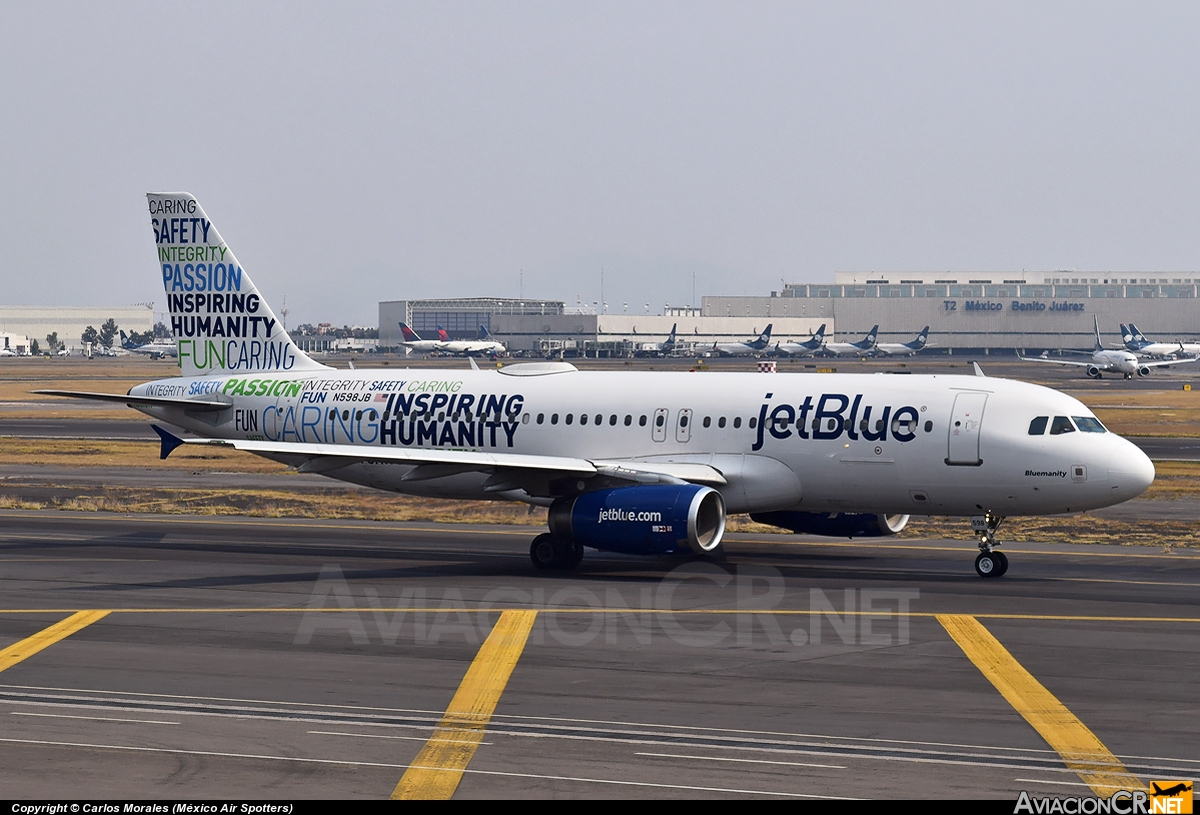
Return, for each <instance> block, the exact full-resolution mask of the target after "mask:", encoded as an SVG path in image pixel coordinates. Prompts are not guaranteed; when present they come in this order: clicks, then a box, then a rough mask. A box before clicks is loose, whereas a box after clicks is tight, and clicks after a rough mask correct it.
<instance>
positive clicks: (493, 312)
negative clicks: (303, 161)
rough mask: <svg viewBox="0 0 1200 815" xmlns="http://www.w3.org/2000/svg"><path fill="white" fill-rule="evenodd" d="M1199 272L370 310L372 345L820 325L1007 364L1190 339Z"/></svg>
mask: <svg viewBox="0 0 1200 815" xmlns="http://www.w3.org/2000/svg"><path fill="white" fill-rule="evenodd" d="M1198 288H1200V272H1077V271H1070V272H1066V271H1058V272H1024V271H1022V272H994V273H981V272H889V273H878V272H837V273H836V274H835V275H834V282H832V283H794V284H789V285H785V286H784V288H783V289H782V290H781V291H775V292H770V293H769V294H764V295H761V296H720V295H716V296H705V297H703V298H702V300H701V306H700V308H690V307H689V308H668V309H667V310H666V312H665V313H664V314H657V315H653V314H626V313H619V314H607V313H600V314H597V313H596V312H595V311H594V310H591V309H586V308H568V307H566V306H565V305H564V303H562V302H561V301H556V300H516V299H505V298H469V299H457V300H394V301H388V302H381V303H380V304H379V346H380V348H381V349H388V348H393V349H394V348H399V347H400V328H399V323H400V322H401V321H404V322H406V323H408V324H409V325H411V326H412V327H413V328H414V330H416V331H417V333H418V334H420V335H421V336H422V337H425V338H427V339H428V338H430V337H435V336H436V331H437V328H438V326H442V327H444V328H446V330H447V331H448V332H449V333H450V336H451V337H453V338H456V339H458V338H466V337H474V336H476V334H477V333H478V331H479V326H480V325H486V326H487V327H488V331H490V332H491V333H492V334H493V335H494V336H495V338H496V339H498V340H500V341H501V342H504V343H505V344H506V345H507V346H508V348H509V350H510V351H511V352H518V353H527V354H530V355H547V356H558V355H559V354H560V353H561V354H563V355H564V356H575V355H579V356H589V357H590V356H631V355H633V354H636V353H638V352H639V351H640V350H642V349H643V348H645V347H648V346H650V345H651V344H653V343H658V342H662V341H663V340H665V339H666V338H667V335H668V334H669V333H670V331H671V327H672V326H673V325H675V326H677V329H676V330H677V338H678V340H679V342H680V345H681V350H683V351H685V352H687V353H696V354H700V353H703V352H705V351H706V350H707V349H709V348H711V347H712V345H713V343H714V342H722V343H725V342H738V341H741V340H746V339H750V338H753V337H754V336H756V335H757V334H758V333H759V332H760V331H762V330H763V329H764V328H766V326H767V325H768V324H771V325H772V335H771V345H772V346H774V344H775V343H776V342H777V341H780V342H782V341H787V340H805V339H807V338H808V337H809V336H810V335H811V334H812V333H813V332H814V331H815V330H816V329H817V327H818V326H820V325H821V324H824V325H825V336H826V339H829V340H832V339H835V338H836V339H837V340H839V341H845V340H851V341H854V340H859V339H862V337H863V336H864V335H865V334H866V333H867V332H868V331H870V329H871V327H872V326H874V325H878V326H879V337H878V339H879V341H881V342H909V341H911V340H912V339H913V338H914V337H915V336H916V335H917V334H918V333H919V332H920V331H921V329H922V328H924V327H925V326H929V327H930V328H929V348H928V350H927V351H926V353H950V354H954V353H983V354H992V353H1011V352H1012V351H1013V349H1023V350H1025V351H1028V352H1031V353H1032V352H1040V351H1042V350H1059V349H1065V348H1077V349H1088V350H1090V349H1091V348H1092V345H1093V342H1094V340H1093V333H1092V318H1093V316H1094V317H1096V318H1097V319H1098V320H1099V323H1100V332H1101V337H1102V338H1103V340H1104V341H1105V344H1106V345H1109V346H1118V345H1119V344H1120V342H1121V337H1120V333H1119V328H1118V324H1119V323H1126V324H1128V323H1131V322H1132V323H1135V324H1136V325H1137V326H1138V328H1140V329H1141V330H1142V331H1143V332H1144V333H1145V334H1146V335H1147V336H1148V337H1150V338H1151V339H1154V340H1162V341H1168V342H1169V341H1172V340H1189V341H1195V340H1196V339H1197V338H1200V299H1198V295H1200V291H1198Z"/></svg>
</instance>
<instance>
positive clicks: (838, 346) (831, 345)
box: [821, 342, 874, 357]
mask: <svg viewBox="0 0 1200 815" xmlns="http://www.w3.org/2000/svg"><path fill="white" fill-rule="evenodd" d="M873 348H874V346H871V347H870V348H860V347H858V346H857V345H855V344H854V343H852V342H827V343H825V345H823V346H822V347H821V350H822V351H823V352H824V353H826V354H833V355H835V356H839V357H855V356H863V355H865V354H868V353H870V351H871V350H872V349H873Z"/></svg>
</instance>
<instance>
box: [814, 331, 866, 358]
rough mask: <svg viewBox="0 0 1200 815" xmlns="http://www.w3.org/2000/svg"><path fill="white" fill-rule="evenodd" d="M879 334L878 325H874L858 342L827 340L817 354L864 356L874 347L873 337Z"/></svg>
mask: <svg viewBox="0 0 1200 815" xmlns="http://www.w3.org/2000/svg"><path fill="white" fill-rule="evenodd" d="M878 334H879V326H874V327H872V328H871V330H870V331H868V332H867V336H865V337H863V338H862V339H861V340H859V341H858V342H827V343H825V344H824V345H822V346H821V350H820V351H818V352H817V353H818V354H821V355H822V356H835V357H841V356H852V357H857V356H866V355H867V354H869V353H870V352H871V351H872V350H873V349H874V348H875V337H876V336H877V335H878Z"/></svg>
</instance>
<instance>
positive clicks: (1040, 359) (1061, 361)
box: [1017, 354, 1112, 371]
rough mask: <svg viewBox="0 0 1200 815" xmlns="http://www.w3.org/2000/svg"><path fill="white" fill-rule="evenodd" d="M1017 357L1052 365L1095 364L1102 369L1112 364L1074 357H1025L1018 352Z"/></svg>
mask: <svg viewBox="0 0 1200 815" xmlns="http://www.w3.org/2000/svg"><path fill="white" fill-rule="evenodd" d="M1017 359H1019V360H1021V361H1022V362H1049V363H1050V364H1051V365H1078V366H1081V367H1084V368H1090V367H1092V366H1095V367H1097V368H1099V369H1100V370H1102V371H1103V370H1108V369H1109V368H1110V367H1112V366H1110V365H1109V364H1108V363H1107V362H1080V361H1076V360H1073V359H1047V358H1046V357H1023V356H1021V355H1020V354H1017Z"/></svg>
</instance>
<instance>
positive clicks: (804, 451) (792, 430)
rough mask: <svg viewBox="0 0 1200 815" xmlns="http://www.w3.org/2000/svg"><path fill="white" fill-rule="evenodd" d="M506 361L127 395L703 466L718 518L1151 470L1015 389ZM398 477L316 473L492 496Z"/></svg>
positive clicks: (309, 423) (471, 443)
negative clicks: (538, 369)
mask: <svg viewBox="0 0 1200 815" xmlns="http://www.w3.org/2000/svg"><path fill="white" fill-rule="evenodd" d="M519 368H520V366H510V369H514V370H512V371H511V373H507V374H506V373H502V372H501V371H495V370H482V371H471V370H446V369H441V370H428V369H421V370H400V371H381V370H371V371H328V372H320V373H315V374H314V373H311V372H310V373H305V374H303V375H289V374H287V373H271V374H259V375H239V376H219V377H212V378H198V379H188V378H177V379H171V380H162V381H159V382H154V383H147V384H144V385H139V386H137V387H135V388H134V389H133V390H132V391H131V393H133V394H135V395H144V396H154V395H160V396H171V397H178V398H187V397H194V398H206V399H213V398H216V399H220V400H223V401H224V400H227V401H228V402H229V404H230V407H229V409H227V410H221V411H218V412H215V413H211V412H210V413H203V412H186V413H185V412H184V411H183V410H182V409H180V408H176V407H141V408H139V409H141V410H143V411H144V412H146V413H148V414H150V415H152V416H155V417H157V418H160V419H162V420H164V421H168V422H171V423H172V424H175V425H178V426H180V427H184V428H186V429H188V430H191V431H193V432H196V433H198V434H200V435H203V436H206V437H209V438H226V439H235V438H236V439H258V440H267V441H274V442H303V443H319V444H331V445H357V446H365V447H372V446H374V447H408V448H410V449H417V448H425V449H432V450H475V451H483V452H493V453H517V454H528V455H535V456H571V457H577V458H584V459H588V460H592V461H600V460H603V461H619V460H622V459H624V460H640V461H659V462H665V461H670V462H691V463H700V464H707V465H710V466H712V467H714V468H716V469H717V470H719V471H720V472H721V473H722V474H723V475H724V477H725V478H726V479H727V481H728V483H727V484H726V485H724V486H722V487H721V492H722V494H723V496H724V498H725V500H726V503H727V504H728V507H729V511H730V512H751V511H755V512H757V511H770V510H777V509H789V508H794V509H800V510H810V511H818V512H874V513H907V514H944V515H977V514H981V513H983V512H984V511H992V512H995V513H997V514H1000V515H1023V514H1048V513H1059V512H1079V511H1082V510H1087V509H1093V508H1097V507H1103V506H1109V505H1111V504H1116V503H1120V502H1121V501H1125V500H1128V499H1129V498H1132V497H1133V496H1135V495H1137V494H1139V493H1140V492H1142V491H1143V490H1144V489H1145V488H1146V487H1147V486H1148V485H1149V484H1150V482H1151V481H1152V480H1153V477H1154V469H1153V466H1152V465H1151V463H1150V461H1149V459H1147V458H1146V456H1145V455H1144V454H1143V453H1142V452H1141V451H1140V450H1139V449H1138V448H1137V447H1135V446H1134V445H1133V444H1131V443H1129V442H1128V441H1126V440H1124V439H1122V438H1120V437H1119V436H1116V435H1114V434H1112V433H1088V432H1070V433H1064V434H1061V435H1037V436H1031V435H1029V426H1030V422H1031V420H1032V419H1034V418H1035V417H1038V416H1046V417H1050V418H1053V417H1055V416H1082V417H1091V416H1092V414H1091V411H1089V410H1088V409H1087V408H1086V407H1085V406H1084V405H1083V404H1081V403H1080V402H1079V401H1077V400H1076V399H1074V398H1072V397H1070V396H1067V395H1065V394H1062V393H1059V392H1057V391H1054V390H1050V389H1048V388H1044V387H1040V386H1036V385H1031V384H1027V383H1023V382H1016V381H1011V380H1005V379H996V378H990V377H986V378H985V377H969V376H904V377H891V376H883V375H872V374H832V375H821V376H809V375H804V374H774V375H771V374H756V373H682V372H681V373H662V372H653V373H650V372H580V371H567V372H558V373H552V374H546V375H518V374H517V371H516V370H515V369H519ZM510 369H504V370H510ZM581 417H586V422H585V421H583V420H582V418H581ZM798 424H799V425H801V426H800V427H798V426H797V425H798ZM413 469H414V465H411V464H405V463H397V462H385V461H378V462H372V461H370V460H366V461H357V462H355V463H351V464H348V465H346V466H342V467H341V468H340V469H335V468H332V467H329V468H325V469H324V470H323V474H325V475H328V476H330V477H333V478H337V479H340V480H344V481H349V482H353V483H358V484H364V485H368V486H371V487H376V488H379V489H384V490H393V491H397V492H405V493H413V494H421V495H432V496H439V497H447V498H460V499H478V498H496V497H498V496H497V494H496V493H495V492H489V491H487V489H486V486H487V485H486V484H485V483H484V482H485V481H486V480H487V478H488V474H487V473H480V472H461V473H458V474H453V473H447V474H445V475H444V476H442V477H427V476H426V475H422V476H421V478H420V479H414V478H409V479H406V478H405V476H406V475H409V474H411V473H412V471H413Z"/></svg>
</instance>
